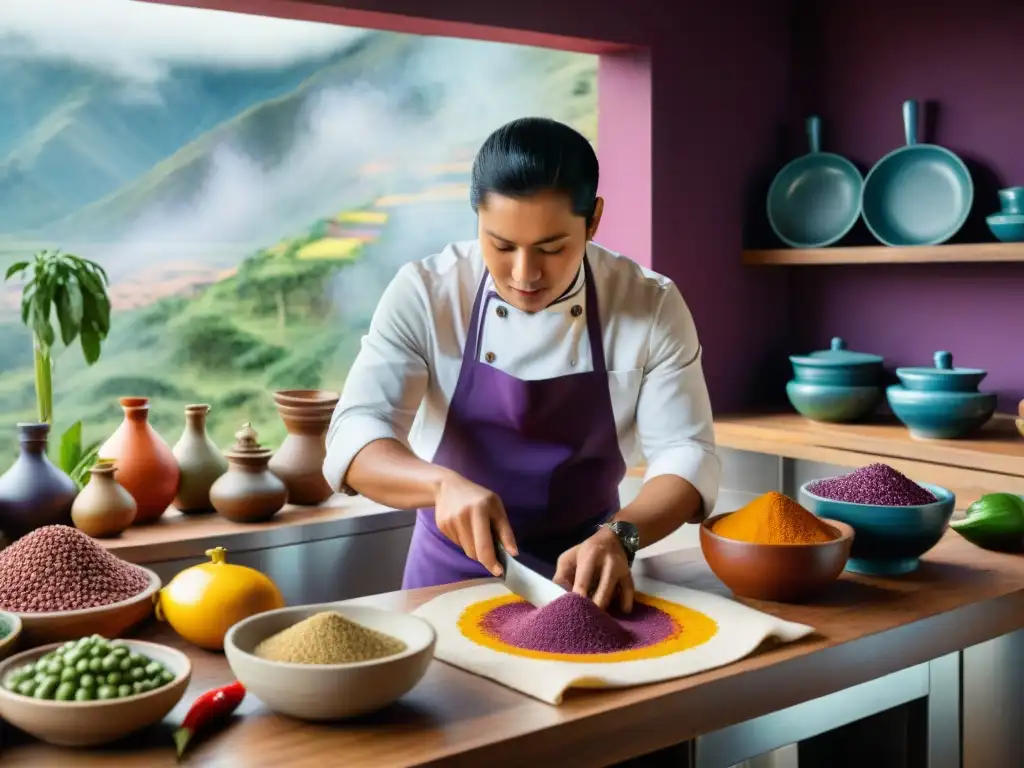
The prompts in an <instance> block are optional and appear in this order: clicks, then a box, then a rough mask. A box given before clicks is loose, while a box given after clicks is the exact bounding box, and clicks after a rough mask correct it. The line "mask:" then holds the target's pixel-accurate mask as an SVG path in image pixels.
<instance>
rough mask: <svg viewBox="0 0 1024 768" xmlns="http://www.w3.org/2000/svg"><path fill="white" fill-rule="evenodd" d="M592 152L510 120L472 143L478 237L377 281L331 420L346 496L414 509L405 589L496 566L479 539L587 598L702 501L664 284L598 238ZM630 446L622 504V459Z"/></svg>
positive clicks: (700, 452)
mask: <svg viewBox="0 0 1024 768" xmlns="http://www.w3.org/2000/svg"><path fill="white" fill-rule="evenodd" d="M597 186H598V162H597V156H596V155H595V153H594V150H593V148H592V147H591V145H590V143H589V142H588V141H587V140H586V139H585V138H584V137H583V136H582V135H580V134H579V133H577V132H576V131H575V130H573V129H572V128H569V127H568V126H565V125H562V124H561V123H558V122H555V121H552V120H548V119H541V118H523V119H519V120H515V121H513V122H511V123H509V124H507V125H504V126H502V127H501V128H499V129H498V130H496V131H495V132H494V133H493V134H491V135H490V136H489V137H488V138H487V140H486V141H485V142H484V144H483V146H482V147H481V148H480V151H479V152H478V153H477V155H476V158H475V160H474V163H473V170H472V178H471V184H470V203H471V205H472V207H473V210H474V211H475V212H476V214H477V220H478V232H477V237H476V239H475V240H471V241H468V242H460V243H454V244H452V245H449V246H447V247H446V248H445V249H444V250H442V251H441V252H440V253H437V254H435V255H433V256H430V257H428V258H426V259H423V260H420V261H414V262H412V263H409V264H406V265H405V266H403V267H402V268H401V269H400V270H399V271H398V273H397V274H396V275H395V277H394V279H393V280H392V282H391V283H390V285H388V287H387V288H386V289H385V291H384V293H383V295H382V297H381V300H380V303H379V305H378V306H377V309H376V311H375V313H374V316H373V319H372V321H371V323H370V328H369V331H368V332H367V334H366V336H365V337H364V338H363V341H362V348H361V350H360V352H359V354H358V355H357V356H356V359H355V362H354V363H353V365H352V368H351V370H350V371H349V374H348V377H347V379H346V381H345V387H344V391H343V393H342V396H341V400H340V402H339V403H338V407H337V409H336V411H335V413H334V417H333V419H332V421H331V426H330V429H329V431H328V434H327V458H326V460H325V462H324V475H325V477H326V478H327V479H328V481H329V482H330V484H331V485H332V486H333V487H334V488H335V489H336V490H339V491H341V492H343V493H348V494H355V493H359V494H362V495H364V496H366V497H367V498H369V499H372V500H374V501H376V502H378V503H380V504H383V505H386V506H389V507H393V508H397V509H413V508H414V509H417V510H418V512H417V518H416V525H415V528H414V530H413V535H412V544H411V547H410V550H409V555H408V559H407V561H406V566H405V576H404V580H403V587H404V588H406V589H411V588H415V587H426V586H432V585H437V584H447V583H451V582H457V581H461V580H465V579H472V578H479V577H484V576H487V575H490V574H493V575H495V576H499V575H500V574H501V567H500V565H499V564H498V561H497V559H496V554H495V544H494V540H495V537H497V539H498V540H499V541H500V542H501V544H502V545H503V546H504V547H505V549H506V550H507V551H508V552H509V553H510V554H512V555H516V556H518V557H519V558H520V559H521V560H522V561H523V562H524V563H525V564H528V565H532V566H533V567H535V568H538V569H539V570H542V571H544V570H545V569H546V570H547V573H548V575H551V574H552V573H553V574H554V576H553V577H554V579H555V581H556V582H558V583H560V584H561V585H563V586H564V587H566V588H567V589H572V590H574V591H575V592H576V593H578V594H580V595H584V596H587V597H590V598H592V599H593V600H594V602H595V603H597V604H598V605H599V606H601V607H602V608H608V607H609V606H610V605H612V603H613V601H618V603H620V605H621V608H622V609H623V610H625V611H629V610H631V608H632V604H633V580H632V577H631V575H630V567H631V565H632V562H633V556H634V555H635V554H636V551H637V549H638V548H640V547H642V546H647V545H650V544H653V543H654V542H656V541H658V540H659V539H662V538H664V537H665V536H667V535H669V534H670V533H672V532H673V531H675V530H676V529H677V528H679V527H680V526H681V525H683V524H684V523H687V522H699V521H700V520H701V519H702V518H703V517H704V516H705V515H706V514H707V513H709V512H710V511H711V509H712V508H713V507H714V504H715V498H716V495H717V493H718V483H719V473H720V464H719V460H718V457H717V456H716V454H715V444H714V433H713V427H712V419H711V405H710V402H709V398H708V391H707V386H706V384H705V382H704V375H703V372H702V370H701V348H700V344H699V342H698V340H697V331H696V329H695V328H694V323H693V318H692V317H691V315H690V311H689V309H688V308H687V305H686V303H685V302H684V300H683V297H682V296H681V295H680V293H679V290H678V289H677V288H676V286H675V284H673V282H672V281H671V280H669V279H668V278H666V277H663V276H662V275H659V274H657V273H655V272H652V271H651V270H648V269H645V268H643V267H641V266H639V265H638V264H636V263H635V262H633V261H630V260H629V259H628V258H626V257H624V256H621V255H619V254H617V253H613V252H612V251H609V250H607V249H605V248H603V247H601V246H600V245H598V244H597V243H595V242H594V237H595V235H596V234H597V231H598V227H599V225H600V223H601V214H602V211H603V209H604V201H603V200H602V198H600V197H598V196H597ZM641 454H642V457H643V459H645V460H646V467H647V469H646V475H645V477H644V482H643V486H642V488H641V489H640V491H639V494H638V495H637V496H636V498H635V499H634V500H633V501H631V502H630V503H628V504H627V505H626V506H620V500H619V483H620V482H621V481H622V479H623V477H624V475H625V471H626V466H627V461H629V462H630V463H632V462H634V461H639V460H640V458H641Z"/></svg>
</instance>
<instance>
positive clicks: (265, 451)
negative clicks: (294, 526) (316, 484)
mask: <svg viewBox="0 0 1024 768" xmlns="http://www.w3.org/2000/svg"><path fill="white" fill-rule="evenodd" d="M235 440H236V443H235V445H234V447H233V448H232V449H231V450H230V451H228V452H227V453H226V454H225V456H227V459H228V471H227V472H225V473H224V474H223V475H221V476H220V477H219V478H217V480H216V481H215V482H214V484H213V486H212V487H211V488H210V502H211V503H212V504H213V507H214V509H216V510H217V511H218V512H219V513H220V514H221V515H223V516H224V517H226V518H227V519H228V520H230V521H232V522H233V523H262V522H265V521H267V520H269V519H270V518H272V517H273V516H274V515H276V514H277V513H278V512H279V511H280V510H281V508H282V507H283V506H284V505H285V503H286V502H287V501H288V489H287V488H286V487H285V484H284V483H283V482H282V481H281V479H280V478H278V477H277V476H276V475H275V474H274V473H273V472H271V471H270V470H269V469H268V468H267V463H268V462H269V461H270V457H271V456H273V454H274V452H273V451H271V450H270V449H269V448H264V447H263V446H261V445H260V444H259V435H257V434H256V430H255V429H253V428H252V425H251V424H245V425H243V426H242V428H241V429H240V430H239V431H238V432H236V433H235Z"/></svg>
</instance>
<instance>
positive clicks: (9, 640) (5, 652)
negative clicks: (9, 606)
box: [0, 611, 21, 661]
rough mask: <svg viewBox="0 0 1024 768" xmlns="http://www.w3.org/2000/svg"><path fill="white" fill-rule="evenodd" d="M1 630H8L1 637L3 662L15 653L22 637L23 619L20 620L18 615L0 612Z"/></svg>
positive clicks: (0, 653) (0, 659) (0, 647)
mask: <svg viewBox="0 0 1024 768" xmlns="http://www.w3.org/2000/svg"><path fill="white" fill-rule="evenodd" d="M0 629H5V630H7V632H6V633H5V634H4V635H3V636H2V637H0V661H3V660H4V659H6V658H7V657H8V656H10V655H11V654H12V653H14V649H15V647H16V646H17V645H18V639H19V638H20V637H21V619H20V618H18V614H16V613H8V612H7V611H0Z"/></svg>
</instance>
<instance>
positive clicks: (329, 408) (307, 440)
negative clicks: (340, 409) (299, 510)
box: [269, 390, 338, 506]
mask: <svg viewBox="0 0 1024 768" xmlns="http://www.w3.org/2000/svg"><path fill="white" fill-rule="evenodd" d="M296 393H301V395H300V394H296ZM274 403H275V405H276V406H277V412H278V413H279V414H280V416H281V420H282V421H284V426H285V428H286V429H287V430H288V436H287V437H286V438H285V440H284V442H283V443H281V447H280V448H278V449H277V453H275V454H274V458H273V459H271V460H270V465H269V466H270V469H271V471H272V472H273V473H274V474H275V475H277V476H278V477H280V478H281V479H282V480H283V481H284V484H285V485H286V486H287V487H288V501H289V502H290V503H291V504H298V505H301V506H315V505H317V504H320V503H321V502H323V501H326V500H327V499H329V498H330V497H331V496H332V495H334V491H333V489H332V488H331V486H330V485H329V484H328V483H327V479H326V478H325V477H324V473H323V465H324V458H325V457H326V456H327V446H326V443H325V440H324V436H325V435H326V434H327V428H328V427H329V426H330V424H331V416H332V415H333V413H334V407H335V406H336V405H337V404H338V394H337V393H336V392H324V391H320V390H285V391H283V392H275V393H274ZM303 403H304V404H303Z"/></svg>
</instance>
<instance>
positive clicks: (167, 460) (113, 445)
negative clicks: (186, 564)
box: [99, 397, 181, 525]
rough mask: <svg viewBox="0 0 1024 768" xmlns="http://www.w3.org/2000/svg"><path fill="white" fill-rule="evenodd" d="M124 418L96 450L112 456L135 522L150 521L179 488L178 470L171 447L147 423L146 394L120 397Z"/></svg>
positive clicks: (100, 453)
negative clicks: (135, 508)
mask: <svg viewBox="0 0 1024 768" xmlns="http://www.w3.org/2000/svg"><path fill="white" fill-rule="evenodd" d="M119 402H120V403H121V407H122V408H123V409H124V421H123V422H121V426H119V427H118V428H117V430H116V431H115V432H114V434H112V435H111V436H110V437H109V438H108V439H107V442H105V443H104V444H103V445H102V446H101V447H100V450H99V456H100V458H103V459H114V461H115V462H116V464H117V470H118V472H117V481H118V482H119V483H120V484H121V485H122V486H123V487H124V489H125V490H126V491H128V493H130V494H131V495H132V498H133V499H135V503H136V505H138V512H137V513H136V515H135V523H134V524H135V525H144V524H146V523H153V522H156V521H157V520H159V519H160V516H161V515H163V513H164V512H166V511H167V508H168V507H169V506H170V505H171V502H172V501H174V496H175V494H177V492H178V481H179V480H180V478H181V471H180V470H179V469H178V460H177V459H175V458H174V454H173V453H172V452H171V448H170V446H169V445H167V443H166V442H165V441H164V439H163V438H162V437H161V436H160V435H159V434H158V433H157V431H156V430H155V429H153V427H152V425H150V423H149V398H148V397H122V398H121V399H120V401H119Z"/></svg>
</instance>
